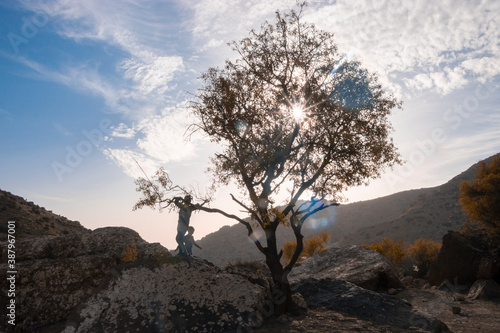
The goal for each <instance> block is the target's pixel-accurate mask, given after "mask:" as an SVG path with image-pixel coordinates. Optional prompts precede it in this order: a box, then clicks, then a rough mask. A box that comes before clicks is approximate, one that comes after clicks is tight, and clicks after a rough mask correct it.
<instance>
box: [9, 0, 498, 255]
mask: <svg viewBox="0 0 500 333" xmlns="http://www.w3.org/2000/svg"><path fill="white" fill-rule="evenodd" d="M294 3H295V1H285V0H282V1H272V2H271V1H257V0H255V1H238V0H234V1H229V0H225V1H222V0H221V1H194V0H187V1H186V0H183V1H120V2H115V1H91V0H85V1H69V0H54V1H36V0H33V1H12V2H11V1H9V2H2V3H0V19H1V22H2V23H1V25H0V96H1V97H0V142H1V144H0V187H1V188H2V189H4V190H7V191H10V192H12V193H14V194H17V195H21V196H23V197H25V198H27V199H28V200H31V201H34V202H36V203H38V204H39V205H41V206H44V207H46V208H47V209H51V210H53V211H54V212H56V213H59V214H61V215H64V216H66V217H68V218H70V219H74V220H78V221H80V222H81V223H82V224H83V225H84V226H86V227H88V228H91V229H94V228H97V227H102V226H110V225H111V226H126V227H130V228H133V229H134V230H137V231H138V232H139V233H140V234H141V236H142V237H143V238H145V239H146V240H148V241H150V242H161V243H162V244H163V245H165V246H167V247H169V248H172V247H174V246H175V241H174V238H175V228H176V219H177V218H176V216H175V213H172V214H169V213H167V212H163V213H161V214H160V213H158V212H157V211H151V210H149V209H143V210H141V211H136V212H132V210H131V208H132V206H133V205H134V203H135V201H137V199H138V198H139V195H138V193H136V192H135V185H134V183H133V180H134V178H136V177H139V176H141V175H142V174H141V171H140V170H139V168H138V167H137V165H136V164H135V162H134V160H133V158H132V156H133V157H134V158H135V159H137V160H139V161H140V163H141V165H142V167H143V168H144V169H145V170H146V172H147V173H150V174H151V173H153V172H154V171H155V170H156V169H157V168H158V167H160V166H163V167H164V168H165V169H166V170H167V171H168V172H169V174H170V175H171V177H172V178H173V180H174V181H176V182H177V183H179V184H183V185H193V186H198V187H201V188H203V187H204V186H206V185H207V184H208V183H209V176H208V175H206V174H205V173H204V171H205V169H206V167H207V165H208V160H209V156H211V154H213V153H214V152H215V151H217V149H218V147H216V146H214V145H213V144H210V143H208V142H207V140H206V138H203V137H192V138H191V140H189V141H187V140H186V138H185V136H184V133H185V130H186V127H187V126H188V125H189V124H191V123H192V122H193V119H192V118H191V117H190V115H189V110H188V108H187V107H186V101H187V100H188V99H189V98H191V95H190V94H192V93H195V92H196V89H197V88H198V87H199V81H198V80H197V78H198V76H199V75H200V74H201V72H203V71H204V70H206V69H208V68H209V67H211V66H222V65H223V62H224V60H225V59H227V58H231V57H234V56H235V55H234V53H232V51H231V50H230V48H229V47H227V46H226V45H225V43H226V42H229V41H232V40H239V39H241V38H243V37H245V36H246V35H247V34H248V31H249V30H250V29H251V28H258V27H259V26H260V24H261V23H262V22H264V21H265V20H270V21H271V20H273V18H274V11H275V10H276V9H281V10H286V9H287V8H291V7H292V6H293V4H294ZM498 13H500V3H499V2H498V1H493V0H492V1H439V2H434V1H414V2H409V1H389V0H386V1H310V4H309V6H308V8H307V9H306V11H305V14H304V15H305V16H304V19H305V20H306V21H309V22H313V23H315V24H316V25H317V26H318V27H319V28H321V29H324V30H328V31H331V32H333V33H334V34H335V36H336V41H337V44H338V46H339V48H340V50H341V51H343V52H345V53H348V54H349V57H352V58H355V59H358V60H360V61H361V62H362V63H363V65H364V66H365V67H366V68H368V69H369V70H371V71H376V72H377V73H378V75H379V78H380V81H381V82H382V83H383V84H384V86H385V87H386V89H387V90H388V91H390V92H392V93H393V94H395V95H396V96H397V97H398V98H399V99H401V100H402V101H403V102H404V105H403V110H396V111H395V112H394V114H393V115H392V116H391V120H392V123H393V126H394V129H395V132H394V135H393V136H394V139H395V142H396V144H397V146H398V147H399V149H400V152H401V154H402V156H403V158H404V159H405V160H406V161H407V163H406V164H405V165H403V166H401V167H398V168H396V169H395V170H392V171H388V172H387V173H386V174H385V175H384V176H383V177H382V178H381V179H379V180H375V181H372V182H371V185H370V186H369V187H362V188H354V189H351V190H350V191H348V192H347V193H345V194H344V195H345V198H346V200H347V202H353V201H359V200H366V199H371V198H376V197H380V196H384V195H387V194H391V193H394V192H398V191H402V190H408V189H413V188H422V187H430V186H436V185H440V184H442V183H444V182H446V181H447V180H449V179H450V178H451V177H453V176H455V175H456V174H458V173H460V172H462V171H464V170H465V169H467V168H468V167H469V166H470V165H471V164H473V163H475V162H477V161H478V160H481V159H483V158H485V157H488V156H490V155H493V154H495V153H497V152H499V151H500V140H499V138H500V112H499V111H500V110H499V108H500V103H499V102H500V97H499V91H500V80H499V74H500V36H499V31H500V19H499V15H498ZM231 192H234V189H231V188H224V189H220V190H219V192H218V193H217V197H216V201H215V202H214V203H213V205H214V206H217V207H221V208H224V209H227V210H229V211H233V212H237V208H236V207H233V206H232V205H231V204H230V203H229V202H230V199H229V193H231ZM236 193H237V192H236ZM231 223H233V222H232V221H230V220H226V219H224V218H221V217H218V216H209V215H207V214H196V215H195V216H194V217H193V219H192V225H193V226H194V227H195V228H196V229H197V231H196V233H195V236H196V238H200V237H201V236H203V235H205V234H206V233H209V232H213V231H216V230H218V229H219V228H220V227H221V226H223V225H225V224H231Z"/></svg>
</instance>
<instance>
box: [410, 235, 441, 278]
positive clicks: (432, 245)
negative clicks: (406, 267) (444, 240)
mask: <svg viewBox="0 0 500 333" xmlns="http://www.w3.org/2000/svg"><path fill="white" fill-rule="evenodd" d="M440 249H441V244H440V243H436V242H433V241H430V240H425V239H422V238H419V239H417V240H416V241H415V242H414V243H413V245H411V246H410V247H408V256H409V257H410V258H411V259H412V260H413V261H415V263H416V264H417V267H418V269H419V271H420V272H421V273H422V274H425V273H427V271H428V270H429V267H430V264H431V262H433V261H434V260H436V258H437V255H438V253H439V250H440Z"/></svg>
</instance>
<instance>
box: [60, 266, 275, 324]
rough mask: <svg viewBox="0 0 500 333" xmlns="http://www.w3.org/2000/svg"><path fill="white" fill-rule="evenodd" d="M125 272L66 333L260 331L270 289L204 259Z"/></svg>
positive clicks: (82, 308)
mask: <svg viewBox="0 0 500 333" xmlns="http://www.w3.org/2000/svg"><path fill="white" fill-rule="evenodd" d="M148 260H149V261H152V260H151V259H146V260H145V261H144V262H137V263H134V264H135V265H131V266H130V267H123V269H122V270H121V271H120V274H119V276H118V277H117V278H116V279H114V280H113V281H111V282H110V283H109V284H108V285H107V286H106V288H104V289H102V290H101V291H99V292H98V293H97V294H95V295H94V296H92V297H91V298H90V299H89V300H87V301H86V302H85V303H84V304H82V305H81V306H79V307H78V309H76V310H75V311H74V313H73V314H72V316H71V317H70V318H69V320H68V322H67V324H66V332H70V331H72V332H75V333H78V332H126V331H130V332H136V331H139V332H227V331H236V330H237V329H238V328H239V329H240V330H241V329H243V328H247V329H250V328H251V327H252V326H257V325H256V324H257V323H258V318H262V317H263V313H262V310H260V309H262V308H263V305H264V302H265V299H266V298H267V297H268V293H267V290H265V289H264V288H263V287H260V286H257V285H255V284H252V283H250V282H249V281H248V280H247V279H245V278H244V277H241V276H237V275H233V274H230V273H227V272H224V271H222V270H221V269H220V268H218V267H216V266H214V265H212V264H210V263H209V262H207V261H205V260H202V259H191V260H189V261H180V262H172V263H167V264H163V265H160V264H157V263H156V262H154V261H152V262H149V263H148V262H147V261H148Z"/></svg>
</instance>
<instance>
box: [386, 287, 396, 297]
mask: <svg viewBox="0 0 500 333" xmlns="http://www.w3.org/2000/svg"><path fill="white" fill-rule="evenodd" d="M397 292H398V291H397V290H396V289H394V288H390V289H389V290H388V291H387V293H388V294H389V295H396V294H397Z"/></svg>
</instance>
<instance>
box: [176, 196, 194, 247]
mask: <svg viewBox="0 0 500 333" xmlns="http://www.w3.org/2000/svg"><path fill="white" fill-rule="evenodd" d="M192 199H193V198H192V197H191V196H190V195H189V194H188V195H186V196H185V197H184V199H183V198H180V197H175V198H174V204H175V205H176V206H177V207H178V208H179V220H178V222H177V236H176V237H175V241H176V242H177V244H178V248H179V255H180V256H183V255H187V254H188V253H187V250H186V246H185V244H184V235H185V234H186V232H187V231H188V228H189V221H190V219H191V213H192V212H193V211H194V210H195V207H194V206H193V205H192V204H191V200H192Z"/></svg>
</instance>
